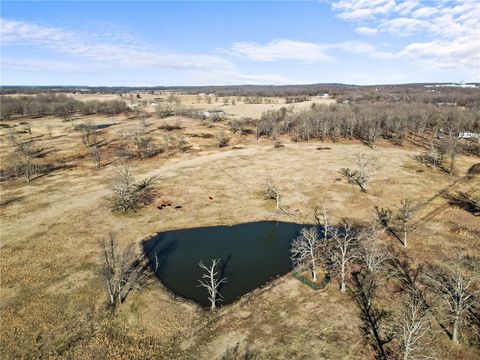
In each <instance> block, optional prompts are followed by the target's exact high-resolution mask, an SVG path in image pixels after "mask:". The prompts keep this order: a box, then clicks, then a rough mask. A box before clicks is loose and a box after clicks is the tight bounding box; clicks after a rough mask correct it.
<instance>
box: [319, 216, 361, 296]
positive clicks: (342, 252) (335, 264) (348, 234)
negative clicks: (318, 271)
mask: <svg viewBox="0 0 480 360" xmlns="http://www.w3.org/2000/svg"><path fill="white" fill-rule="evenodd" d="M358 242H359V233H358V231H357V230H355V229H354V228H353V227H352V225H351V224H349V223H344V224H343V225H342V226H341V227H339V228H337V229H336V230H335V232H334V233H333V237H332V241H330V244H327V245H326V246H325V250H326V252H327V254H328V257H329V260H330V261H331V265H332V268H333V270H334V271H335V272H337V273H338V274H339V275H340V291H341V292H345V291H346V286H345V279H346V276H347V272H348V266H349V265H350V264H351V262H352V260H353V259H355V258H357V257H358V251H357V250H358V248H357V245H358Z"/></svg>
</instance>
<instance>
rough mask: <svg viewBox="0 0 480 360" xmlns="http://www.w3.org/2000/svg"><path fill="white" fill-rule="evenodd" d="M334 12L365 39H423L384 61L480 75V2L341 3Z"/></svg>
mask: <svg viewBox="0 0 480 360" xmlns="http://www.w3.org/2000/svg"><path fill="white" fill-rule="evenodd" d="M332 8H333V9H334V11H336V12H337V14H338V17H339V18H341V19H344V20H347V21H350V22H352V23H353V24H354V25H355V26H356V31H357V32H359V33H361V34H364V35H371V34H374V33H375V31H376V32H378V33H388V34H391V35H394V36H398V37H408V36H417V38H416V39H415V40H414V41H413V42H412V43H410V44H408V45H406V46H405V47H404V48H403V49H402V50H400V51H395V52H383V55H384V56H387V57H392V58H394V57H396V58H408V59H411V60H418V61H421V62H424V63H426V64H428V65H429V66H432V67H436V68H441V69H452V70H460V69H463V70H466V71H469V72H470V73H471V74H474V76H478V74H479V72H480V61H479V44H480V39H479V38H480V35H479V34H480V5H479V3H478V0H452V1H429V0H407V1H400V0H395V1H393V0H374V1H367V0H340V1H336V2H334V3H332ZM418 37H421V38H422V39H425V40H421V41H419V40H418ZM376 55H379V56H382V53H376Z"/></svg>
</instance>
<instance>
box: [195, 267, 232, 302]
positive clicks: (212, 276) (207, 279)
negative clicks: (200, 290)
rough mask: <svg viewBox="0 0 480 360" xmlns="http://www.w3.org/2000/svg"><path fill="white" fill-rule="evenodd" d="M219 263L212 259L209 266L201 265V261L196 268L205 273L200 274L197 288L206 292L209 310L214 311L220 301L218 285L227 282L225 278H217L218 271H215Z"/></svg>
mask: <svg viewBox="0 0 480 360" xmlns="http://www.w3.org/2000/svg"><path fill="white" fill-rule="evenodd" d="M219 263H220V259H213V260H212V263H211V265H210V266H206V265H204V264H203V261H200V263H199V264H198V266H200V267H201V268H202V269H203V270H205V272H204V273H203V274H202V278H201V279H200V280H198V282H199V283H200V285H199V286H201V287H204V288H205V289H207V291H208V300H210V304H211V305H210V309H211V310H215V307H216V302H217V301H219V300H220V297H221V295H220V293H219V291H218V289H219V288H220V285H222V284H223V283H225V282H226V281H227V278H226V277H222V278H220V277H219V274H218V271H216V270H215V268H216V266H217V265H218V264H219Z"/></svg>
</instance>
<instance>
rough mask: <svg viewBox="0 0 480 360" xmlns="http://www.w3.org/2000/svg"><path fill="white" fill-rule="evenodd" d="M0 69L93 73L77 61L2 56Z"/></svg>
mask: <svg viewBox="0 0 480 360" xmlns="http://www.w3.org/2000/svg"><path fill="white" fill-rule="evenodd" d="M0 63H1V67H2V69H11V70H20V71H31V72H38V71H41V72H53V73H58V72H64V73H93V72H94V71H92V69H86V68H85V66H83V65H81V64H77V63H71V62H64V61H50V60H38V59H18V58H16V59H11V58H5V57H2V59H1V61H0Z"/></svg>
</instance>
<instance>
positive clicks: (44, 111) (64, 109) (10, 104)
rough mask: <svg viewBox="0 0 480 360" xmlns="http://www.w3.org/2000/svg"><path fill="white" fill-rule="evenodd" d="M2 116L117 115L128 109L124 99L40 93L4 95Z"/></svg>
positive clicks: (0, 111) (1, 109)
mask: <svg viewBox="0 0 480 360" xmlns="http://www.w3.org/2000/svg"><path fill="white" fill-rule="evenodd" d="M0 101H1V104H2V106H1V108H0V116H1V118H2V119H9V118H11V117H13V116H24V117H26V116H30V117H40V116H47V115H55V116H59V117H62V118H64V119H68V118H69V117H71V116H72V115H73V114H75V113H81V114H83V115H92V114H103V115H117V114H120V113H122V112H124V111H127V110H128V106H127V104H126V103H125V101H123V100H107V101H99V100H89V101H85V102H82V101H78V100H75V99H72V98H71V97H68V96H66V95H64V94H59V95H56V94H47V95H45V94H40V95H35V96H2V97H1V99H0Z"/></svg>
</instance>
